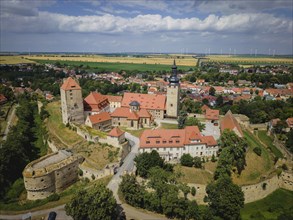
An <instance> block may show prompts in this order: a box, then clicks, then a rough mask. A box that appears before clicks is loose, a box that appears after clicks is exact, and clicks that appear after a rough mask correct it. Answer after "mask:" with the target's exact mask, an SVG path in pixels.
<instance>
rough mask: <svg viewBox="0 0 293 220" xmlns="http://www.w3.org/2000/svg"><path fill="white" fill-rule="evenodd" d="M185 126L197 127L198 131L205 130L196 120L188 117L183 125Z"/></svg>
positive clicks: (203, 125)
mask: <svg viewBox="0 0 293 220" xmlns="http://www.w3.org/2000/svg"><path fill="white" fill-rule="evenodd" d="M185 125H186V126H197V127H198V128H199V130H200V131H202V130H204V129H205V127H206V126H205V124H203V123H201V122H200V121H199V120H198V119H197V118H194V117H189V118H187V120H186V123H185Z"/></svg>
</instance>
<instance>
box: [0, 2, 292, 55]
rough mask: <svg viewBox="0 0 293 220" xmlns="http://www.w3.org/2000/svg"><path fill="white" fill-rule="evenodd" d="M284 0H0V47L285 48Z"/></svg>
mask: <svg viewBox="0 0 293 220" xmlns="http://www.w3.org/2000/svg"><path fill="white" fill-rule="evenodd" d="M292 2H293V1H292V0H223V1H222V0H209V1H202V0H181V1H179V0H0V10H1V15H0V19H1V24H0V29H1V36H0V37H1V38H0V43H1V44H0V47H1V48H0V51H2V52H3V51H22V52H28V51H31V52H97V53H102V52H108V53H112V52H155V53H160V52H162V53H163V52H173V53H174V52H177V53H191V52H195V53H223V54H225V53H226V54H229V53H231V54H234V53H236V54H238V53H245V54H250V53H255V52H256V51H257V53H258V54H260V53H262V54H273V53H275V54H293V48H292V41H293V39H292V38H293V37H292V34H293V31H292V28H293V18H292V17H293V15H292V13H293V3H292Z"/></svg>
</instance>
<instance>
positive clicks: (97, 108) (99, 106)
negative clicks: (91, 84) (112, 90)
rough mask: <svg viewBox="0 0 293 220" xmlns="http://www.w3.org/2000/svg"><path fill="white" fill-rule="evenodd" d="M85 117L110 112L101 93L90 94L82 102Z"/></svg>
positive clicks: (106, 101) (108, 105) (105, 98)
mask: <svg viewBox="0 0 293 220" xmlns="http://www.w3.org/2000/svg"><path fill="white" fill-rule="evenodd" d="M83 104H84V112H85V115H94V114H99V113H101V112H110V103H109V101H108V98H107V97H106V96H104V95H102V94H101V93H98V92H91V93H90V94H89V95H88V96H87V97H86V98H85V99H84V100H83Z"/></svg>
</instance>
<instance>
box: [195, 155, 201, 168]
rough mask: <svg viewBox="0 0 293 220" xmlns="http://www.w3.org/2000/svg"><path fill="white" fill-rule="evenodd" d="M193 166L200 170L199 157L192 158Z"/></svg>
mask: <svg viewBox="0 0 293 220" xmlns="http://www.w3.org/2000/svg"><path fill="white" fill-rule="evenodd" d="M193 164H194V166H195V167H196V168H202V161H201V158H200V157H194V159H193Z"/></svg>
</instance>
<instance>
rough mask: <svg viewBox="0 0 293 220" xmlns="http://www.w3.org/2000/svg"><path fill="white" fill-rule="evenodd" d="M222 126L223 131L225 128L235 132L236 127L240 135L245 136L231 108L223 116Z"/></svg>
mask: <svg viewBox="0 0 293 220" xmlns="http://www.w3.org/2000/svg"><path fill="white" fill-rule="evenodd" d="M220 127H221V131H222V132H223V131H224V130H225V129H228V130H231V131H234V132H235V129H236V130H237V131H238V132H239V134H240V136H241V137H243V132H242V130H241V127H240V125H239V124H238V122H237V120H236V119H235V117H234V116H233V114H232V112H231V111H230V110H229V111H228V112H227V113H226V115H225V116H224V118H222V120H221V122H220Z"/></svg>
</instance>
